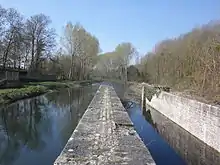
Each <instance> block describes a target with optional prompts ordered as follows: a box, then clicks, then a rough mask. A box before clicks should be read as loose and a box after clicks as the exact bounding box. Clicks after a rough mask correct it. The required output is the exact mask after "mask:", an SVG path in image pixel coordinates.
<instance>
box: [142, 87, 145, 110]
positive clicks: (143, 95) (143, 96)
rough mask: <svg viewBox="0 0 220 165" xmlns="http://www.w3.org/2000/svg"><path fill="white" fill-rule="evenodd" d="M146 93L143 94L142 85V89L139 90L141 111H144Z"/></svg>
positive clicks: (143, 88)
mask: <svg viewBox="0 0 220 165" xmlns="http://www.w3.org/2000/svg"><path fill="white" fill-rule="evenodd" d="M145 99H146V95H145V87H144V85H143V86H142V90H141V108H142V111H144V110H145V109H146V100H145Z"/></svg>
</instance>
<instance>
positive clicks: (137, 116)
mask: <svg viewBox="0 0 220 165" xmlns="http://www.w3.org/2000/svg"><path fill="white" fill-rule="evenodd" d="M122 103H123V105H124V106H125V107H126V108H127V107H130V108H128V109H127V110H128V114H129V116H130V118H131V120H132V122H133V123H134V127H135V130H136V131H137V133H138V134H139V136H140V138H141V139H142V141H143V142H144V144H145V145H146V146H147V148H148V149H149V151H150V153H151V155H152V157H153V159H154V160H155V162H156V164H157V165H172V164H174V165H185V164H186V163H185V161H184V160H183V159H182V158H181V157H180V156H179V155H178V154H177V153H176V151H175V150H174V149H173V148H172V147H171V146H170V145H169V144H168V143H167V142H166V141H165V140H164V139H163V138H162V137H161V136H160V135H159V134H158V133H157V131H156V129H155V128H154V127H152V125H151V124H153V123H154V121H153V119H152V118H151V115H150V113H146V116H143V114H142V111H141V109H140V106H139V105H138V104H136V103H134V102H132V106H129V105H131V102H127V101H125V102H122ZM146 118H147V120H146ZM148 120H149V121H148Z"/></svg>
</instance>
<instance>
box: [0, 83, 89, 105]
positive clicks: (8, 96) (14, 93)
mask: <svg viewBox="0 0 220 165" xmlns="http://www.w3.org/2000/svg"><path fill="white" fill-rule="evenodd" d="M86 83H90V81H63V82H31V83H28V84H26V85H24V87H22V88H16V89H0V104H8V103H12V102H14V101H17V100H21V99H24V98H29V97H33V96H38V95H40V94H43V93H46V92H48V91H49V90H57V89H61V88H73V87H77V86H80V85H83V84H86Z"/></svg>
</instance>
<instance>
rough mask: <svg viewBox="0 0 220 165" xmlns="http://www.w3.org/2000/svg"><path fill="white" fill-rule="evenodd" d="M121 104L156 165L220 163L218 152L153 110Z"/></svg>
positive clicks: (128, 103)
mask: <svg viewBox="0 0 220 165" xmlns="http://www.w3.org/2000/svg"><path fill="white" fill-rule="evenodd" d="M122 102H123V105H124V107H125V108H126V109H127V111H128V114H129V116H130V118H131V120H132V122H133V123H134V126H135V129H136V131H137V132H138V134H139V136H140V137H141V139H142V141H143V142H144V143H145V145H146V146H147V148H148V149H149V151H150V153H151V155H152V157H153V159H154V160H155V162H156V164H157V165H172V164H173V165H185V164H188V165H219V164H220V163H219V162H220V153H218V152H217V151H216V150H214V149H212V148H211V147H209V146H208V145H206V144H205V143H203V142H202V141H201V140H199V139H197V138H196V137H194V136H193V135H191V134H190V133H189V132H187V131H185V130H184V129H183V128H181V127H180V126H178V125H177V124H175V123H174V122H172V121H171V120H169V119H168V118H166V117H165V116H164V115H162V114H161V113H159V112H158V111H156V110H155V109H152V108H151V107H147V111H146V110H145V111H142V110H141V107H140V105H139V104H138V103H135V102H131V101H122Z"/></svg>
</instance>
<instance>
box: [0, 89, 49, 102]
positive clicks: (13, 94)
mask: <svg viewBox="0 0 220 165" xmlns="http://www.w3.org/2000/svg"><path fill="white" fill-rule="evenodd" d="M47 91H48V89H47V88H46V87H43V86H28V87H24V88H20V89H2V90H0V104H6V103H11V102H14V101H16V100H20V99H23V98H28V97H32V96H36V95H40V94H43V93H46V92H47Z"/></svg>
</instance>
